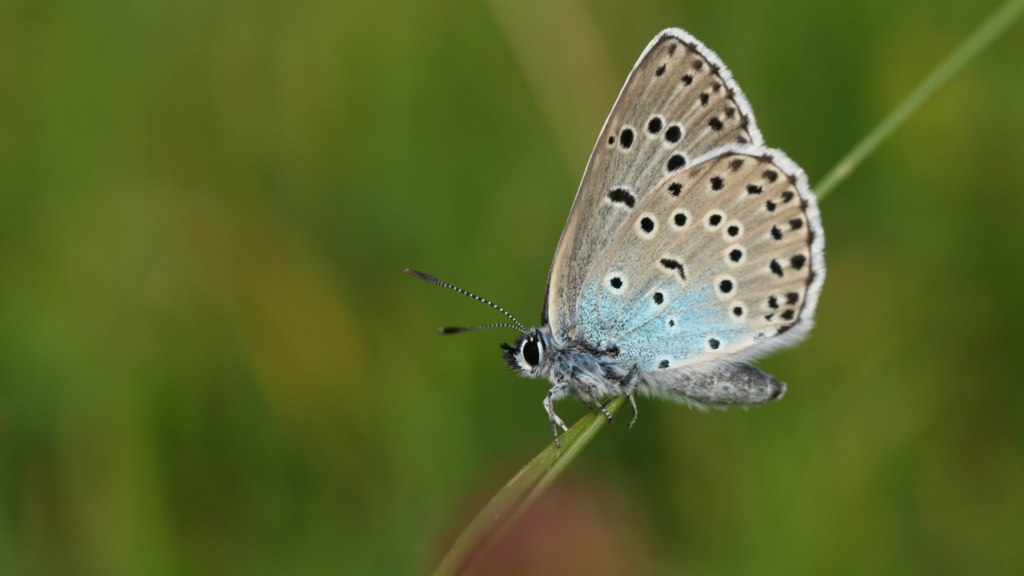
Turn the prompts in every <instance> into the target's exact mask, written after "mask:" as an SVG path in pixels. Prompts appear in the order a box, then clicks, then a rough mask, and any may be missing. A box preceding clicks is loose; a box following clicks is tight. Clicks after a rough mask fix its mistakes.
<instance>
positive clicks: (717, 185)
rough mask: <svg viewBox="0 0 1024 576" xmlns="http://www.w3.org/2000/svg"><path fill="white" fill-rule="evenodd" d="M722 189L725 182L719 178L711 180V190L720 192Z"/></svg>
mask: <svg viewBox="0 0 1024 576" xmlns="http://www.w3.org/2000/svg"><path fill="white" fill-rule="evenodd" d="M722 188H725V180H722V177H721V176H715V177H714V178H712V179H711V189H712V190H721V189H722Z"/></svg>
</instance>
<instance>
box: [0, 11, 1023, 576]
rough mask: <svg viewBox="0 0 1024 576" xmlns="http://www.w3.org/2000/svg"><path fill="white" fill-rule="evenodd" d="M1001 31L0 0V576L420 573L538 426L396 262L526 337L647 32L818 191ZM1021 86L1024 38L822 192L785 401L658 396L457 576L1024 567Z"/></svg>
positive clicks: (492, 337) (443, 302) (627, 15)
mask: <svg viewBox="0 0 1024 576" xmlns="http://www.w3.org/2000/svg"><path fill="white" fill-rule="evenodd" d="M997 5H998V2H997V1H996V0H983V1H979V2H964V1H958V2H954V1H951V0H945V1H937V2H922V1H911V0H885V1H882V0H866V1H861V2H847V3H831V2H828V3H826V2H817V1H814V0H776V1H767V0H764V1H739V0H727V1H721V2H690V1H678V2H672V1H668V0H650V1H642V2H641V1H630V2H612V1H610V0H586V1H584V0H554V1H543V0H524V1H516V0H491V1H490V2H487V1H478V2H471V1H458V0H453V1H426V2H424V1H415V2H414V1H403V0H383V1H378V2H361V3H355V2H328V1H316V0H295V1H290V2H270V1H254V2H242V1H232V0H225V1H209V0H206V1H198V2H197V1H176V2H169V1H153V0H150V1H130V0H122V1H100V0H94V1H73V0H67V1H46V0H27V1H10V0H9V1H4V2H2V4H0V573H2V574H5V575H6V574H11V575H20V574H60V575H72V574H73V575H122V574H124V575H129V574H154V575H164V574H167V575H170V574H200V575H204V574H209V575H214V574H228V575H232V574H239V575H241V574H245V575H248V574H256V575H259V574H281V575H284V574H288V575H297V574H417V573H423V572H428V571H429V570H431V569H432V568H433V566H434V565H435V564H436V562H437V561H438V559H439V558H440V556H441V555H442V554H443V553H444V551H445V550H446V549H447V547H448V546H449V545H450V543H451V541H452V540H453V538H454V537H455V536H456V535H457V534H458V532H459V531H460V529H461V528H462V527H463V526H464V525H465V523H466V522H467V521H468V519H469V518H471V517H472V515H473V514H474V513H475V512H476V511H477V510H478V509H479V508H480V506H481V505H482V504H483V503H484V502H486V501H487V499H488V498H489V497H490V496H491V495H492V494H493V493H494V492H495V491H496V490H497V488H498V487H500V486H501V485H502V484H503V483H504V482H505V481H506V480H507V479H508V478H509V477H510V476H511V475H512V474H514V472H515V471H516V470H517V469H518V468H519V466H521V465H522V464H524V463H525V462H526V461H527V460H528V459H529V458H530V457H532V456H533V455H535V454H536V453H537V452H538V451H539V450H540V449H541V448H542V447H543V446H545V445H546V444H547V443H548V442H549V441H550V429H549V427H548V423H547V419H546V416H545V415H544V413H543V410H542V408H541V400H542V397H543V394H544V392H545V390H546V386H545V385H544V384H543V383H542V382H540V381H526V380H520V379H518V378H516V377H515V376H514V375H513V374H512V373H511V372H510V371H509V370H508V369H507V368H506V367H505V365H504V364H503V363H502V361H501V359H500V350H499V348H498V343H499V342H501V341H503V340H510V339H512V338H514V336H515V334H514V333H512V332H510V331H498V330H495V331H491V332H483V333H476V334H468V335H463V336H458V337H446V338H442V337H439V336H437V335H436V333H435V330H436V329H437V327H438V326H441V325H466V324H476V323H484V322H491V321H500V320H501V319H502V318H501V317H500V315H498V314H497V312H495V311H493V310H490V309H487V308H485V307H484V306H481V305H480V304H478V303H475V302H472V301H471V300H469V299H466V298H463V297H461V296H458V295H456V294H454V293H451V292H447V291H444V290H442V289H440V288H437V287H433V286H429V285H427V284H425V283H422V282H418V281H416V280H414V279H412V278H409V277H408V276H404V275H402V274H401V271H402V269H403V268H405V267H413V268H417V269H421V270H424V271H426V272H428V273H430V274H434V275H436V276H439V277H440V278H442V279H445V280H448V281H450V282H454V283H456V284H458V285H459V286H462V287H464V288H466V289H468V290H471V291H475V292H478V293H480V294H481V295H483V296H485V297H487V298H491V299H493V300H495V301H497V302H498V303H500V304H501V305H502V306H504V307H506V308H507V309H509V310H510V311H512V312H513V313H514V314H516V315H517V316H519V317H520V319H522V320H523V321H524V322H525V323H527V324H528V325H529V324H534V323H536V322H538V321H539V319H540V312H541V303H542V302H541V299H542V297H543V294H544V284H545V279H546V276H547V270H548V267H549V265H550V261H551V256H552V254H553V251H554V248H555V244H556V242H557V240H558V237H559V234H560V232H561V229H562V225H563V224H564V222H565V218H566V216H567V215H568V211H569V206H570V204H571V202H572V198H573V195H574V193H575V191H576V187H577V186H578V183H579V178H580V175H581V174H582V171H583V167H584V165H585V163H586V159H587V157H588V155H589V153H590V149H591V147H592V146H593V142H594V139H595V138H596V136H597V134H598V131H599V129H600V127H601V125H602V123H603V122H604V118H605V116H606V114H607V113H608V111H609V109H610V108H611V105H612V103H613V101H614V98H615V96H616V94H617V93H618V90H619V87H620V86H621V83H622V81H623V80H624V79H625V77H626V74H627V73H628V72H629V70H630V68H631V66H632V64H633V62H634V61H635V59H636V58H637V57H638V56H639V54H640V52H641V51H642V49H643V48H644V46H646V44H647V42H648V41H649V40H650V39H651V38H652V37H653V36H654V34H655V33H657V32H658V31H659V30H660V29H662V28H665V27H669V26H680V27H683V28H685V29H686V30H688V31H689V32H691V33H693V34H694V35H695V36H697V37H698V38H700V39H701V40H703V41H704V42H705V43H707V44H708V46H710V47H711V48H712V49H713V50H715V51H717V52H718V54H719V55H720V56H721V57H722V59H723V60H724V61H725V62H726V63H727V64H728V66H729V67H730V68H732V70H733V72H734V74H735V76H736V78H737V80H738V81H739V83H740V85H741V86H742V87H743V89H744V90H745V91H746V93H747V94H748V96H749V98H750V101H751V103H752V105H753V107H754V110H755V112H756V113H757V118H758V122H759V124H760V127H761V129H762V130H763V132H764V134H765V138H766V141H767V142H768V144H769V145H771V146H774V147H779V148H782V149H784V150H785V151H786V152H787V153H788V154H789V155H790V156H791V157H792V158H793V159H794V160H796V161H797V162H799V163H800V164H801V165H802V166H803V167H804V168H805V170H806V171H807V172H808V174H809V175H810V178H811V180H812V182H814V181H817V180H820V178H821V177H822V176H823V175H824V174H825V172H826V171H827V170H828V169H829V168H831V167H832V166H833V165H834V163H835V162H836V161H837V160H838V159H839V158H840V157H841V156H842V155H843V154H844V153H845V152H846V151H847V150H849V149H850V148H851V147H852V145H853V144H854V143H855V142H856V141H857V140H858V139H859V138H860V137H861V136H862V135H863V134H864V133H866V132H867V131H868V130H869V129H870V128H871V127H872V126H873V125H874V123H875V122H877V121H878V120H879V119H880V118H881V117H882V116H883V115H884V114H885V113H886V112H887V111H889V110H890V109H891V108H892V107H893V106H894V105H895V104H896V103H898V102H899V100H900V99H901V98H902V97H903V96H904V95H906V94H907V93H908V92H909V91H910V90H911V89H912V88H913V87H914V86H915V85H916V84H917V82H919V81H920V80H921V79H922V78H923V77H924V76H925V75H926V74H927V72H928V71H929V70H931V68H932V67H933V66H934V65H935V64H936V63H937V62H939V61H940V60H941V59H942V58H943V57H944V56H946V55H947V54H948V53H949V52H950V51H951V50H952V49H953V47H954V46H956V44H957V43H958V42H959V41H960V40H962V39H963V38H964V37H965V36H967V34H969V33H970V31H971V30H973V29H974V27H975V26H977V25H978V24H979V23H980V22H981V21H982V20H983V19H984V18H985V17H986V16H987V15H988V14H989V13H990V12H991V11H992V10H994V9H995V7H996V6H997ZM1022 94H1024V25H1022V24H1021V23H1017V25H1015V26H1014V27H1013V28H1011V29H1010V31H1009V32H1008V33H1007V34H1006V36H1004V37H1003V38H1001V39H1000V40H998V41H997V42H996V43H995V44H994V45H993V47H992V48H991V49H990V50H988V51H987V52H985V53H984V54H983V55H982V56H981V58H980V59H979V60H978V61H976V63H974V64H972V65H971V66H970V67H969V68H968V69H967V70H966V71H965V72H964V73H963V74H961V75H959V76H958V77H956V78H955V79H954V80H953V82H952V83H951V84H950V85H948V86H947V87H945V88H944V89H943V90H942V91H941V92H940V93H939V95H938V96H937V97H936V98H935V99H934V100H933V101H931V102H930V103H928V104H927V105H926V106H925V107H924V108H923V109H921V110H920V111H919V112H918V113H917V114H916V115H915V116H914V117H913V118H912V119H911V121H910V122H909V123H908V124H907V125H905V126H903V127H902V128H901V129H900V130H899V131H898V132H897V133H896V134H895V136H894V137H893V138H892V139H891V140H890V141H889V142H887V143H886V144H885V145H884V146H883V147H882V148H881V149H880V150H879V151H878V152H877V153H876V154H875V155H874V156H872V157H871V158H870V159H869V160H868V162H867V163H866V164H865V165H864V166H863V167H862V168H861V169H860V170H859V171H858V172H856V173H855V175H854V176H853V177H852V178H851V179H850V180H848V181H847V182H845V183H844V184H843V185H842V186H841V187H840V188H839V189H837V190H836V192H835V193H834V194H833V196H832V197H830V198H828V200H827V201H826V202H824V203H823V206H822V207H823V217H824V223H825V228H826V231H827V261H828V266H829V276H828V280H827V282H826V283H825V289H824V293H823V298H822V300H821V305H820V308H819V312H818V316H817V318H818V327H817V328H816V329H815V330H814V332H813V333H812V335H811V337H810V338H809V340H808V341H806V342H805V343H804V344H802V345H800V346H798V347H796V348H794V349H791V350H788V351H786V352H784V353H780V354H776V355H775V356H773V357H771V358H769V359H767V360H765V361H763V362H761V367H762V368H764V369H765V370H767V371H769V372H771V373H773V374H775V375H776V376H778V377H779V378H780V379H783V380H785V381H787V382H788V383H789V392H788V394H787V395H786V397H785V399H784V400H783V401H782V402H780V403H778V404H773V405H771V406H767V407H763V408H760V409H755V410H750V411H749V412H744V411H742V410H736V409H734V410H729V411H726V412H714V413H707V414H704V413H699V412H696V411H691V410H689V409H687V408H684V407H681V406H676V405H671V404H666V403H657V402H652V401H649V400H645V401H642V402H641V404H640V412H641V413H640V420H639V422H638V425H637V426H636V427H635V428H634V429H632V430H627V429H626V427H625V426H624V425H621V423H620V424H616V425H614V426H611V427H608V428H607V429H605V430H604V431H603V432H602V433H601V434H600V435H599V436H598V437H597V439H596V440H595V441H594V442H593V443H592V444H591V445H590V447H589V448H588V449H587V450H586V452H585V453H584V455H583V456H582V457H581V458H580V460H578V461H577V462H576V463H575V464H574V465H573V467H572V469H571V471H570V472H569V473H568V474H567V476H566V477H565V478H563V479H562V480H560V481H559V482H558V483H557V484H556V486H555V487H554V488H553V490H552V491H551V492H550V493H549V495H548V496H547V497H546V498H544V499H542V500H541V501H540V502H539V503H538V505H537V506H536V507H535V508H534V509H533V511H531V512H530V513H529V514H528V515H527V516H526V517H525V518H524V520H523V522H522V523H521V524H519V525H517V526H516V527H515V528H514V529H513V530H512V531H511V532H510V533H509V536H508V537H507V538H505V539H503V540H502V541H500V542H498V543H497V544H495V546H494V547H493V548H492V549H491V550H490V551H489V552H487V553H486V554H483V555H481V556H480V557H479V559H478V561H477V564H476V565H475V566H474V568H473V570H474V571H475V573H480V574H483V573H488V574H527V573H530V574H548V573H552V574H553V573H558V574H577V573H588V574H623V573H633V574H674V573H687V574H714V575H718V574H721V575H731V574H787V575H791V574H826V573H827V574H866V573H871V574H965V573H973V574H1021V573H1024V450H1022V448H1024V386H1022V378H1021V370H1022V368H1021V363H1020V358H1021V357H1022V349H1024V337H1022V328H1021V327H1022V325H1024V299H1022V294H1024V139H1022V138H1021V134H1022V133H1024V98H1022ZM559 411H560V413H561V414H562V416H563V417H565V419H566V420H570V419H571V420H575V419H576V418H579V417H580V416H581V415H582V414H583V413H584V411H583V409H582V408H581V407H580V406H578V405H575V404H573V403H572V402H570V401H565V402H563V403H561V404H560V406H559Z"/></svg>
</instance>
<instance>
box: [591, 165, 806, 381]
mask: <svg viewBox="0 0 1024 576" xmlns="http://www.w3.org/2000/svg"><path fill="white" fill-rule="evenodd" d="M605 203H606V205H607V209H612V210H617V211H618V212H619V216H620V218H621V219H622V221H623V224H622V226H621V227H620V228H619V229H618V231H617V232H615V233H614V234H613V235H612V238H611V240H610V242H609V243H608V244H607V246H606V248H605V250H604V252H602V253H601V254H600V255H599V257H598V258H597V259H596V260H595V264H594V266H593V267H592V269H591V270H590V272H589V273H588V274H587V275H586V276H585V277H584V278H583V284H584V286H585V288H584V290H583V292H582V294H581V299H580V305H579V307H578V308H579V328H580V330H581V331H582V336H583V337H584V338H585V339H586V340H587V341H588V342H591V343H593V344H594V345H597V346H599V347H601V346H606V345H611V344H614V345H616V346H618V347H619V348H620V350H621V353H620V356H619V359H620V360H621V361H622V362H624V363H625V364H626V365H627V366H628V365H631V364H633V363H638V364H639V365H640V368H641V370H643V371H644V372H645V373H648V374H650V375H652V376H651V377H650V378H648V379H649V380H654V381H658V380H659V379H661V380H664V381H665V382H668V383H671V382H672V381H673V379H674V378H676V377H677V376H678V374H679V373H687V370H689V373H692V371H693V370H692V369H693V367H694V366H698V365H700V364H702V363H707V362H713V361H716V360H727V361H736V360H744V359H751V358H753V357H755V356H758V355H760V354H763V353H765V352H767V351H770V350H772V349H775V348H778V347H779V346H782V345H785V344H787V343H790V342H793V341H795V340H797V339H799V338H800V337H801V335H802V334H804V333H806V331H807V330H808V329H809V328H810V326H811V322H812V317H813V314H814V309H815V306H816V304H817V299H818V294H819V293H820V290H821V285H822V283H823V282H824V277H825V274H824V273H825V264H824V255H823V254H824V252H823V250H824V242H825V240H824V235H823V234H822V230H821V220H820V215H819V213H818V208H817V203H816V199H815V197H814V194H813V193H812V192H811V191H810V189H809V188H808V186H807V181H806V176H805V175H804V173H803V171H802V170H800V168H799V167H798V166H797V165H796V164H794V163H793V162H791V161H790V160H789V159H788V158H786V157H785V155H784V154H783V153H782V152H780V151H777V150H770V149H766V148H763V147H754V146H742V145H732V146H726V147H723V148H720V149H718V150H715V151H713V152H711V153H710V154H708V155H707V156H706V157H704V158H699V159H697V161H696V162H695V163H694V165H693V166H691V167H690V168H686V169H683V170H680V171H678V172H677V173H675V174H672V175H669V176H667V177H665V178H663V179H662V180H661V181H660V182H659V183H658V184H657V185H655V186H653V187H652V188H651V189H650V190H648V191H647V192H646V193H645V194H644V196H643V197H642V198H640V199H638V200H637V201H636V202H635V204H634V205H633V206H628V205H626V204H624V203H619V202H615V201H614V200H612V199H606V200H605ZM705 366H707V365H705ZM680 371H682V372H680Z"/></svg>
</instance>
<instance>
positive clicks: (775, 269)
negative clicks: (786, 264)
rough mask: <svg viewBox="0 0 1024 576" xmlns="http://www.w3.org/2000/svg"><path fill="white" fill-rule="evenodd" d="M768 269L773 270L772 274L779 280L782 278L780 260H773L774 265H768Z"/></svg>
mask: <svg viewBox="0 0 1024 576" xmlns="http://www.w3.org/2000/svg"><path fill="white" fill-rule="evenodd" d="M768 268H770V269H771V271H772V274H775V275H776V276H778V277H779V278H782V265H781V264H779V261H778V260H776V259H774V258H772V263H771V264H769V265H768Z"/></svg>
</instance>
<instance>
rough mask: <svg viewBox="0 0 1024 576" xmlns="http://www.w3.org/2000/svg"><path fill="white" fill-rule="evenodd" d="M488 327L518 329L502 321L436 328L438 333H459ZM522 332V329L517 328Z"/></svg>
mask: <svg viewBox="0 0 1024 576" xmlns="http://www.w3.org/2000/svg"><path fill="white" fill-rule="evenodd" d="M488 328H511V329H513V330H519V328H517V327H516V326H513V325H512V324H505V323H504V322H501V323H498V324H486V325H484V326H467V327H465V328H438V329H437V333H438V334H459V333H460V332H474V331H476V330H487V329H488ZM519 331H520V332H522V330H519Z"/></svg>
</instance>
